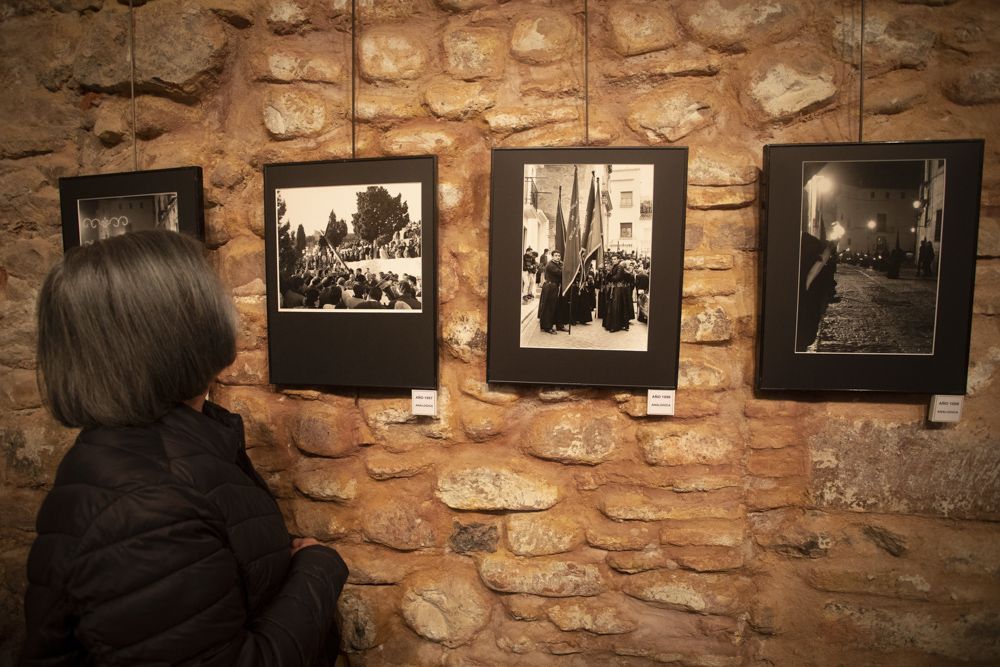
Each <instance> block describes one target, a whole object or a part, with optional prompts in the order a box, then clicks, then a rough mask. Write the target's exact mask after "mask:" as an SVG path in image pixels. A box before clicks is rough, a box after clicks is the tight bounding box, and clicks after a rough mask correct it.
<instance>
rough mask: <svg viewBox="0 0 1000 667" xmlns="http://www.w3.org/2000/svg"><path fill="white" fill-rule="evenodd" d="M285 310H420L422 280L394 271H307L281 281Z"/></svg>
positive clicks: (344, 268) (285, 276)
mask: <svg viewBox="0 0 1000 667" xmlns="http://www.w3.org/2000/svg"><path fill="white" fill-rule="evenodd" d="M279 290H280V300H281V307H282V308H296V309H321V310H347V309H355V310H420V309H421V299H422V291H421V280H420V278H417V277H415V276H412V275H409V274H406V273H404V274H402V275H397V274H396V273H394V272H392V271H378V272H374V271H372V270H370V269H368V270H362V269H361V268H357V269H354V270H353V271H352V270H351V269H350V268H348V267H346V266H342V265H341V266H340V267H339V268H334V267H327V268H315V267H314V268H305V269H303V270H301V271H298V272H295V273H292V274H288V275H284V274H283V275H282V276H281V277H280V279H279Z"/></svg>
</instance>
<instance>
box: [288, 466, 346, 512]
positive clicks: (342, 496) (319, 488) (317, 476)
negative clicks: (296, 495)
mask: <svg viewBox="0 0 1000 667" xmlns="http://www.w3.org/2000/svg"><path fill="white" fill-rule="evenodd" d="M293 483H294V484H295V488H296V489H298V490H299V491H301V492H302V493H303V494H305V495H306V496H307V497H309V498H311V499H313V500H331V501H335V502H340V503H349V502H351V501H352V500H354V499H355V498H357V497H358V480H357V477H356V475H355V474H354V470H352V469H351V468H350V467H348V466H345V465H344V464H343V463H340V462H334V461H326V460H323V459H314V458H309V459H303V460H302V461H301V462H300V463H299V465H298V466H296V469H295V472H294V476H293Z"/></svg>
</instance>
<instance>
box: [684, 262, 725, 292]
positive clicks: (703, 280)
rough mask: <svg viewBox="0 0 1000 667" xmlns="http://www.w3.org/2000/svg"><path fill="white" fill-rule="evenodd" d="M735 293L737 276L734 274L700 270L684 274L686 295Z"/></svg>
mask: <svg viewBox="0 0 1000 667" xmlns="http://www.w3.org/2000/svg"><path fill="white" fill-rule="evenodd" d="M731 259H732V256H731V255H730V260H731ZM735 293H736V276H734V275H730V274H727V273H723V272H716V271H712V272H707V271H699V272H697V273H694V272H692V273H686V274H685V275H684V287H683V291H682V296H684V297H688V298H689V297H706V296H731V295H733V294H735Z"/></svg>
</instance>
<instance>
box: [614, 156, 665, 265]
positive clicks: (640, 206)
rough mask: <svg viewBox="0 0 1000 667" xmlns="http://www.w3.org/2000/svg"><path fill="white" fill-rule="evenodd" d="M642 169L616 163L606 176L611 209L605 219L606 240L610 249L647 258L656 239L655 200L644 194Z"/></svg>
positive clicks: (638, 166)
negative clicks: (654, 230) (654, 227)
mask: <svg viewBox="0 0 1000 667" xmlns="http://www.w3.org/2000/svg"><path fill="white" fill-rule="evenodd" d="M641 170H642V166H641V165H628V164H626V165H621V164H617V165H614V169H613V170H612V171H611V173H610V174H606V175H605V178H606V180H605V181H604V182H606V183H607V184H608V188H607V189H608V195H609V197H610V199H611V212H610V213H609V214H608V216H607V218H606V219H605V229H604V240H605V243H606V247H607V249H608V250H610V251H619V250H620V251H622V252H627V253H635V254H636V255H637V256H639V257H648V256H649V255H650V249H651V248H652V240H653V211H652V201H646V200H644V199H643V198H642V196H641V192H642V185H643V184H642V182H641V177H640V173H641ZM602 180H603V179H602Z"/></svg>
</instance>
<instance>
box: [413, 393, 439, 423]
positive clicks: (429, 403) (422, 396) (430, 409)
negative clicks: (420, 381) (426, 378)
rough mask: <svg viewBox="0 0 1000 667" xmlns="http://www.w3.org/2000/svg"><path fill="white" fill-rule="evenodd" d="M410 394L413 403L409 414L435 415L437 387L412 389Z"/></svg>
mask: <svg viewBox="0 0 1000 667" xmlns="http://www.w3.org/2000/svg"><path fill="white" fill-rule="evenodd" d="M411 396H412V401H413V405H412V407H411V408H410V413H411V414H413V415H414V416H423V417H437V413H438V393H437V389H414V390H413V392H412V394H411Z"/></svg>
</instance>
